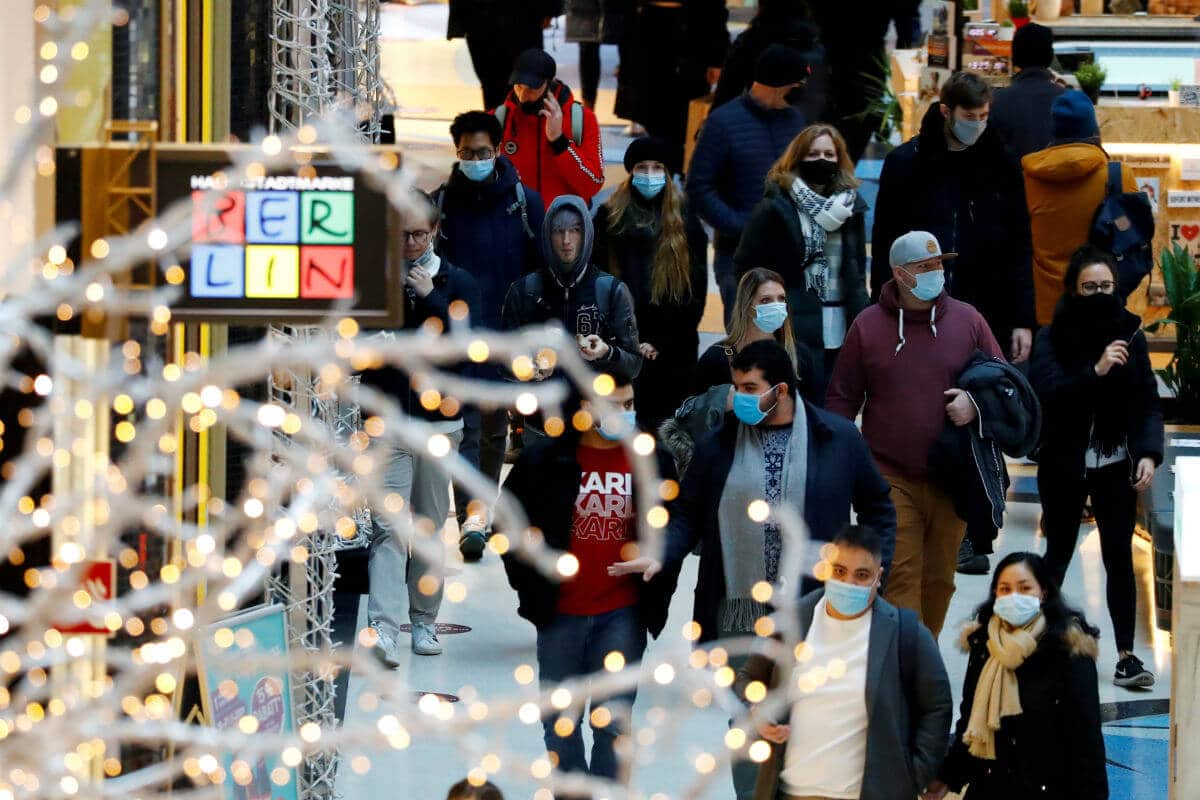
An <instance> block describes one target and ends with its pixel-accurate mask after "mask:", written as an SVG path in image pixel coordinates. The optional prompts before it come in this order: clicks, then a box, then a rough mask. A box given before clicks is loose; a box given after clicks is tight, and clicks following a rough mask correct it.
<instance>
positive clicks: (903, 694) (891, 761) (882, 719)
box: [736, 589, 954, 800]
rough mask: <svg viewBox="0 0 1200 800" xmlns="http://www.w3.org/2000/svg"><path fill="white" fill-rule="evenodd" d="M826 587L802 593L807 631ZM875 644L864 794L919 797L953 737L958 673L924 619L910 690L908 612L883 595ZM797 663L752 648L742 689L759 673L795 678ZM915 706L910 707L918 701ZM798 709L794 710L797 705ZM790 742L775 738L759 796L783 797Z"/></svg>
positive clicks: (891, 799)
mask: <svg viewBox="0 0 1200 800" xmlns="http://www.w3.org/2000/svg"><path fill="white" fill-rule="evenodd" d="M824 594H825V592H824V590H823V589H820V590H817V591H815V592H811V593H809V594H807V595H805V596H804V597H802V598H800V601H799V605H798V609H797V610H798V613H799V615H800V620H799V621H800V636H801V638H804V637H807V636H808V630H809V628H810V627H811V625H812V619H813V612H814V610H815V609H816V606H817V602H818V601H819V600H820V599H821V597H823V596H824ZM872 611H873V613H872V618H871V633H870V638H869V643H868V646H867V688H866V692H867V720H868V722H867V763H866V768H865V769H864V772H863V786H862V795H861V798H860V800H913V798H914V797H916V796H917V795H918V794H919V793H920V792H921V791H922V790H923V789H924V788H925V786H926V785H927V784H928V783H929V782H930V781H932V780H933V779H934V778H935V777H936V776H937V772H938V768H939V767H940V766H941V764H942V759H943V758H944V757H945V755H946V749H947V747H948V745H949V733H950V723H951V721H952V717H953V711H954V702H953V699H952V697H951V695H950V679H949V677H948V676H947V675H946V667H945V665H944V664H943V663H942V656H941V653H940V652H939V651H938V646H937V642H935V641H934V639H933V636H932V634H930V633H929V631H928V629H926V628H925V626H924V625H920V624H918V625H917V634H918V635H917V640H916V653H915V655H916V659H915V663H914V664H913V666H912V669H911V672H910V674H911V675H912V676H913V680H914V682H915V685H914V686H912V687H910V688H909V689H908V690H907V691H906V690H905V688H904V686H903V685H902V680H901V670H900V612H899V611H898V610H897V608H896V607H895V606H893V605H891V604H890V603H888V602H887V601H886V600H884V599H883V598H882V597H877V598H876V599H875V604H874V606H872ZM793 666H794V665H793V664H791V663H789V664H785V665H780V664H778V663H777V662H776V661H775V660H774V659H772V658H771V657H769V656H766V655H752V656H751V657H750V659H749V661H747V663H746V665H745V666H744V667H742V669H741V670H740V671H739V673H738V679H737V684H736V686H737V690H738V695H739V696H744V692H745V687H746V686H748V685H749V684H750V682H751V681H761V682H762V683H764V684H766V685H767V686H768V687H770V688H771V689H774V688H776V687H778V686H780V685H781V684H782V683H784V682H786V681H787V680H788V679H790V676H791V674H792V667H793ZM908 698H911V699H912V705H913V706H915V707H914V708H909V705H910V701H909V699H908ZM789 714H790V711H789ZM786 747H787V745H786V743H785V744H784V745H783V746H780V745H775V744H773V745H771V757H770V758H769V759H767V760H766V761H765V762H763V765H762V767H761V768H760V769H759V772H758V782H757V783H756V784H755V789H754V800H776V798H777V797H778V796H779V795H780V792H781V791H782V786H780V781H779V773H780V772H781V771H782V769H783V761H784V752H785V749H786Z"/></svg>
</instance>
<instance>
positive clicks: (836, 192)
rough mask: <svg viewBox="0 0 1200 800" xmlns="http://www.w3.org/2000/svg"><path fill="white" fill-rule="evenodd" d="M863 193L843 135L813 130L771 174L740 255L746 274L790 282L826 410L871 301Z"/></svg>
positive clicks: (800, 337)
mask: <svg viewBox="0 0 1200 800" xmlns="http://www.w3.org/2000/svg"><path fill="white" fill-rule="evenodd" d="M857 187H858V179H857V178H855V177H854V164H853V163H852V162H851V161H850V156H849V155H848V153H847V150H846V142H845V140H844V139H843V138H842V135H841V134H840V133H838V131H837V129H836V128H834V127H832V126H830V125H811V126H809V127H808V128H805V129H804V130H803V131H801V132H800V134H799V135H798V136H796V138H795V139H793V140H792V143H791V144H790V145H788V148H787V150H786V151H784V153H783V155H782V156H780V158H779V160H778V161H776V162H775V165H774V166H773V167H771V171H770V172H769V173H768V174H767V189H766V192H765V194H764V196H763V199H762V200H761V201H760V202H759V204H758V205H757V206H756V207H755V208H754V211H753V212H752V213H751V214H750V219H749V221H748V222H747V223H746V228H745V233H744V234H743V235H742V239H741V244H740V245H738V250H737V253H736V254H735V255H734V264H735V265H736V267H737V270H738V272H739V273H741V272H743V271H745V270H748V269H750V268H752V267H769V268H770V269H773V270H775V271H776V272H778V273H779V274H780V275H782V276H783V279H784V285H785V286H786V287H787V290H788V304H789V306H791V323H792V330H793V331H794V332H795V335H796V340H797V341H799V342H800V343H801V344H803V345H805V346H806V347H807V348H808V349H809V351H811V352H812V353H813V355H814V356H815V358H814V359H813V360H814V362H815V363H814V365H813V375H812V379H811V381H810V382H811V384H812V396H813V397H814V398H816V399H815V400H814V402H816V403H818V404H822V403H823V402H824V399H825V387H826V384H827V383H828V381H829V375H830V373H832V371H833V364H834V361H836V360H837V354H838V352H839V351H840V350H841V347H842V342H843V341H844V340H845V338H846V330H847V329H848V328H849V326H850V323H852V322H854V318H855V317H857V316H858V314H859V312H860V311H862V310H863V309H864V308H866V307H867V305H868V303H869V302H870V300H869V298H868V297H867V285H866V268H867V245H866V242H867V237H866V232H865V231H866V224H865V219H866V211H867V203H866V201H865V200H863V199H862V197H861V196H859V194H858V191H857ZM822 354H823V357H822Z"/></svg>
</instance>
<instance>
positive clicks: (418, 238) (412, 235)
mask: <svg viewBox="0 0 1200 800" xmlns="http://www.w3.org/2000/svg"><path fill="white" fill-rule="evenodd" d="M400 241H410V242H412V243H413V244H425V243H426V242H428V241H429V231H400Z"/></svg>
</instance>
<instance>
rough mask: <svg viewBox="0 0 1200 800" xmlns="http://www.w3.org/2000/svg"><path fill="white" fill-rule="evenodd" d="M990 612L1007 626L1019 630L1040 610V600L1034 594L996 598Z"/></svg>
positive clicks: (1008, 595)
mask: <svg viewBox="0 0 1200 800" xmlns="http://www.w3.org/2000/svg"><path fill="white" fill-rule="evenodd" d="M992 610H993V611H995V612H996V616H998V617H999V618H1000V619H1002V620H1004V621H1005V622H1007V623H1008V624H1009V625H1012V626H1013V627H1014V628H1020V627H1022V626H1024V625H1027V624H1029V621H1030V620H1032V619H1033V618H1034V617H1036V616H1037V615H1038V612H1040V611H1041V610H1042V598H1040V597H1038V596H1037V595H1035V594H1017V593H1015V592H1014V593H1013V594H1006V595H1004V596H1003V597H997V598H996V602H995V603H993V604H992Z"/></svg>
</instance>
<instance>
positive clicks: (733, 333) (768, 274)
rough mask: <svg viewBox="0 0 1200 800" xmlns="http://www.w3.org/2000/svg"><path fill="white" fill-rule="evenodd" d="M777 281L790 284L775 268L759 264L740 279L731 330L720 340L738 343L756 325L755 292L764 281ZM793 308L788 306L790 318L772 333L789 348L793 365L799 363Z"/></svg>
mask: <svg viewBox="0 0 1200 800" xmlns="http://www.w3.org/2000/svg"><path fill="white" fill-rule="evenodd" d="M771 282H774V283H778V284H779V285H780V286H783V287H785V288H786V287H787V284H786V283H784V282H783V276H782V275H780V274H779V273H778V272H775V271H774V270H769V269H764V268H762V267H756V268H754V269H752V270H750V271H749V272H747V273H746V274H745V275H743V276H742V279H741V280H740V281H738V286H737V297H736V299H735V300H734V301H733V313H732V314H730V315H729V334H728V335H727V336H726V337H725V338H724V339H722V340H721V342H720V343H721V344H723V345H725V346H727V347H737V346H738V343H739V342H741V341H742V339H744V338H745V337H746V333H747V332H748V331H750V330H751V327H750V326H752V325H754V315H755V312H754V306H755V305H757V303H755V302H754V296H755V295H756V294H758V290H759V288H760V287H761V286H762V285H763V284H764V283H771ZM791 316H792V309H791V308H790V307H789V308H788V319H787V321H786V322H784V323H783V325H782V326H780V328H779V330H777V331H775V333H774V334H773V335H774V337H775V341H776V342H778V343H779V344H780V346H781V347H783V349H784V350H786V351H787V354H788V358H790V359H792V366H793V367H795V366H796V337H795V335H794V334H793V333H792V320H791Z"/></svg>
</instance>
